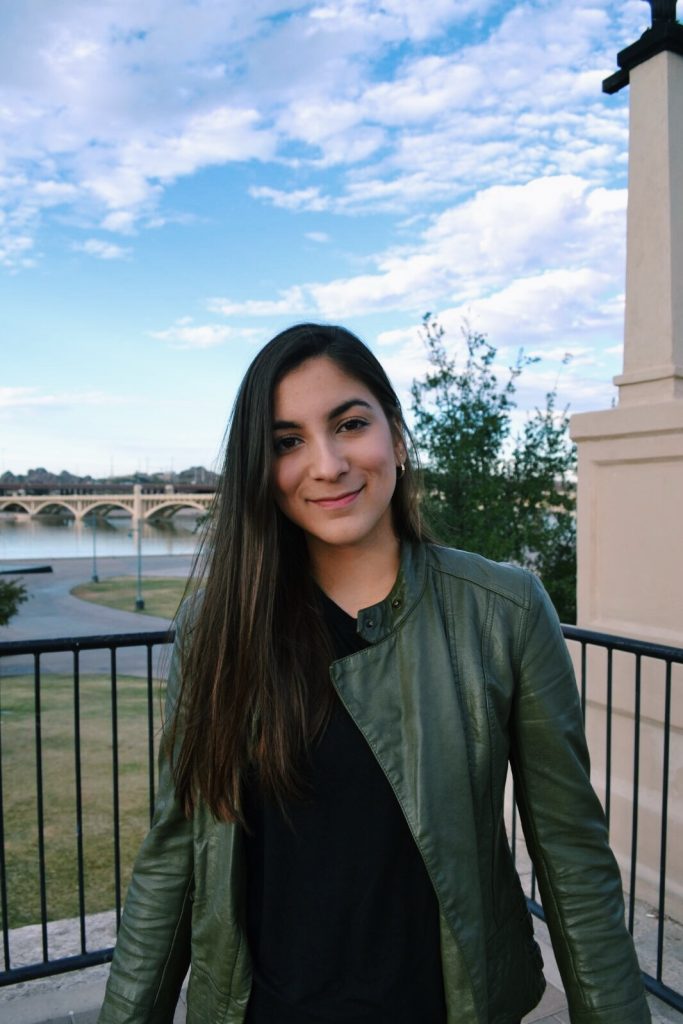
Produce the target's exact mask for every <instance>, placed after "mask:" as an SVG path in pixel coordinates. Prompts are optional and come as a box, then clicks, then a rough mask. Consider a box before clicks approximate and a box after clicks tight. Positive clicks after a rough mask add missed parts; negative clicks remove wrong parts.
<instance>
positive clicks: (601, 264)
mask: <svg viewBox="0 0 683 1024" xmlns="http://www.w3.org/2000/svg"><path fill="white" fill-rule="evenodd" d="M624 207H625V192H623V191H622V190H614V191H613V192H611V193H609V192H608V190H605V189H604V188H602V187H601V186H600V187H598V188H591V187H590V186H589V184H588V183H587V182H585V181H583V180H582V179H580V178H578V177H576V176H572V175H557V176H555V177H551V178H538V179H535V180H533V181H530V182H528V183H527V184H525V185H508V186H500V185H499V186H493V187H491V188H488V189H482V190H481V191H480V192H478V193H477V194H476V195H475V196H473V197H472V198H471V199H470V200H467V201H466V202H463V203H461V204H460V205H457V206H452V207H449V208H448V209H446V210H444V211H443V212H442V213H440V214H437V215H436V216H434V217H433V218H432V220H431V222H430V223H429V225H428V226H427V228H426V229H424V230H423V231H422V233H421V234H420V235H418V236H417V237H416V239H415V241H414V242H413V243H411V244H406V245H404V246H402V247H400V248H392V249H388V250H385V251H384V252H382V253H379V254H378V255H377V256H376V257H375V258H374V263H375V269H374V270H373V271H372V272H369V273H362V274H356V275H353V276H350V277H346V278H337V279H335V280H332V281H329V282H309V283H307V284H305V285H302V286H297V289H296V297H297V300H298V299H299V298H301V293H303V294H304V295H305V296H307V300H308V302H309V303H312V304H313V306H314V307H315V308H316V309H317V310H318V312H319V313H320V314H321V315H322V316H323V317H325V318H329V319H338V318H339V319H343V318H346V317H349V316H356V315H360V314H366V313H369V312H375V311H379V310H383V309H403V310H415V311H419V310H424V309H428V308H433V306H434V305H435V303H440V304H441V305H453V306H456V307H457V308H459V309H460V308H461V307H462V308H466V307H468V304H471V303H473V302H474V301H475V300H476V301H478V302H479V303H480V305H481V303H482V302H484V301H485V300H486V301H488V313H489V315H491V316H492V317H495V316H496V313H495V310H496V309H500V310H501V311H502V314H503V315H507V316H508V318H509V317H511V316H514V317H516V318H519V315H520V311H522V310H524V309H526V308H527V307H526V306H525V303H527V302H528V303H529V306H528V309H529V310H530V312H529V315H528V317H527V321H526V324H527V327H528V329H529V330H531V329H533V331H534V334H537V333H538V332H539V331H542V330H543V326H542V325H543V323H545V322H546V320H547V319H548V317H549V316H550V314H551V312H552V309H553V306H554V305H556V304H557V303H558V302H559V301H560V300H559V298H558V296H559V295H561V294H562V295H564V294H566V295H568V296H571V297H572V299H573V301H575V302H576V303H577V304H579V305H580V304H581V302H582V297H581V296H582V293H581V292H578V294H577V292H576V289H577V288H578V287H579V286H582V287H584V288H585V291H584V293H583V296H584V298H583V301H585V303H586V312H585V314H581V316H579V313H578V311H575V312H574V314H573V319H572V321H571V323H572V324H573V325H576V324H577V323H578V322H579V320H580V319H581V317H583V322H584V323H585V325H586V326H588V325H590V322H591V316H590V313H589V311H588V304H590V306H591V307H593V306H594V304H595V300H596V294H597V293H599V295H600V301H601V302H603V301H604V302H607V301H608V300H609V297H610V292H614V291H615V290H616V288H617V276H618V275H620V267H616V268H615V262H614V253H615V252H621V251H622V250H623V233H624ZM551 272H552V273H551ZM619 280H620V278H619ZM501 289H507V291H503V292H502V293H501V294H500V295H499V296H498V298H497V299H496V298H494V297H493V296H495V294H496V293H498V292H501ZM539 296H542V300H541V299H540V298H539ZM307 300H306V299H303V300H302V302H301V306H302V308H303V307H305V306H306V304H307ZM444 300H447V301H446V302H444ZM448 300H450V301H448ZM258 308H261V309H263V310H264V312H265V311H267V310H268V303H267V301H265V302H264V301H258V302H257V305H255V306H254V307H253V311H254V312H256V311H257V309H258ZM506 310H507V314H506V313H505V311H506ZM221 311H222V312H224V313H226V314H227V315H230V314H231V313H233V312H240V313H248V312H249V305H248V304H247V305H245V304H244V303H241V304H239V306H234V307H232V308H231V307H230V304H229V303H224V304H223V306H222V310H221ZM273 311H276V310H275V308H273ZM596 316H597V319H604V316H605V312H604V309H603V308H602V307H601V308H600V309H598V310H597V311H596Z"/></svg>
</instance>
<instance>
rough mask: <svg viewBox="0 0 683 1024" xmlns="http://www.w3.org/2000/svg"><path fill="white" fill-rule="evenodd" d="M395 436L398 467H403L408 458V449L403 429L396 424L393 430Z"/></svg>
mask: <svg viewBox="0 0 683 1024" xmlns="http://www.w3.org/2000/svg"><path fill="white" fill-rule="evenodd" d="M392 432H393V434H394V454H395V456H396V466H397V467H398V466H403V465H405V463H406V460H407V458H408V449H407V447H406V443H405V441H404V439H403V434H402V433H401V428H400V427H399V426H398V424H394V426H393V428H392Z"/></svg>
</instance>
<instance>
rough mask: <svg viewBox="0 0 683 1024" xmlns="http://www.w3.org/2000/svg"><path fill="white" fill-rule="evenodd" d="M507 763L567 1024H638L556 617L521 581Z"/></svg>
mask: <svg viewBox="0 0 683 1024" xmlns="http://www.w3.org/2000/svg"><path fill="white" fill-rule="evenodd" d="M529 580H530V587H531V607H530V610H529V613H528V620H527V624H526V629H525V634H524V635H523V636H522V638H521V641H520V652H519V660H518V665H519V670H518V678H517V686H516V693H515V698H514V708H513V722H512V753H511V762H512V769H513V774H514V779H515V791H516V799H517V804H518V807H519V812H520V817H521V820H522V826H523V829H524V835H525V838H526V842H527V846H528V849H529V853H530V856H531V859H532V861H533V863H534V867H535V869H536V873H537V877H538V884H539V889H540V892H541V899H542V902H543V909H544V911H545V914H546V919H547V923H548V927H549V930H550V937H551V940H552V944H553V949H554V951H555V956H556V958H557V963H558V966H559V968H560V973H561V975H562V980H563V982H564V987H565V991H566V995H567V999H568V1003H569V1013H570V1019H571V1021H572V1024H647V1022H649V1021H650V1012H649V1009H648V1005H647V1002H646V999H645V992H644V988H643V984H642V979H641V975H640V970H639V967H638V962H637V959H636V955H635V951H634V948H633V942H632V940H631V936H630V935H629V933H628V930H627V929H626V926H625V923H624V902H623V895H622V883H621V875H620V873H619V868H618V866H617V863H616V860H615V858H614V856H613V854H612V852H611V850H610V848H609V841H608V834H607V826H606V822H605V818H604V814H603V811H602V807H601V805H600V802H599V800H598V798H597V796H596V794H595V792H594V790H593V788H592V786H591V783H590V774H589V772H590V767H589V758H588V750H587V747H586V741H585V736H584V731H583V724H582V717H581V708H580V701H579V695H578V691H577V686H576V681H575V679H574V671H573V667H572V663H571V659H570V657H569V653H568V651H567V647H566V644H565V642H564V637H563V636H562V631H561V628H560V624H559V621H558V618H557V614H556V613H555V610H554V608H553V606H552V604H551V603H550V599H549V598H548V596H547V594H546V593H545V591H544V590H543V588H542V586H541V585H540V583H539V582H538V580H537V579H536V578H535V577H533V576H531V575H530V577H529Z"/></svg>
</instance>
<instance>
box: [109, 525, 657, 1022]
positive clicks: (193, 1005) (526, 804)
mask: <svg viewBox="0 0 683 1024" xmlns="http://www.w3.org/2000/svg"><path fill="white" fill-rule="evenodd" d="M358 630H359V632H360V633H361V634H362V635H363V636H364V637H365V638H366V639H367V640H368V641H370V642H371V646H369V647H367V648H365V649H364V650H362V651H360V652H358V653H356V654H353V655H351V656H349V657H347V658H343V659H342V660H340V661H336V662H334V663H333V664H332V666H331V668H330V674H331V677H332V680H333V683H334V686H335V687H336V690H337V693H338V694H339V697H340V698H341V700H342V701H343V703H344V704H345V706H346V708H347V709H348V711H349V713H350V714H351V716H352V718H353V719H354V720H355V722H356V723H357V725H358V726H359V728H360V729H361V731H362V733H363V734H364V736H365V738H366V740H367V742H368V744H369V745H370V747H371V749H372V750H373V752H374V754H375V756H376V757H377V760H378V762H379V764H380V765H381V767H382V769H383V771H384V772H385V774H386V776H387V778H388V780H389V782H390V783H391V786H392V787H393V790H394V792H395V794H396V799H397V800H398V801H399V803H400V805H401V808H402V810H403V813H404V814H405V817H406V820H407V822H408V825H409V826H410V829H411V832H412V834H413V837H414V839H415V842H416V843H417V845H418V847H419V849H420V852H421V854H422V856H423V859H424V862H425V865H426V867H427V871H428V873H429V876H430V878H431V881H432V883H433V885H434V889H435V891H436V894H437V897H438V900H439V906H440V911H441V918H440V920H441V925H440V928H441V957H442V964H443V977H444V985H445V994H446V1004H447V1008H448V1024H510V1022H512V1021H517V1020H519V1018H520V1017H522V1016H523V1015H524V1014H525V1013H527V1012H528V1011H529V1010H530V1009H531V1008H532V1007H533V1006H535V1005H536V1003H537V1002H538V1000H539V999H540V997H541V994H542V992H543V989H544V986H545V982H544V979H543V975H542V972H541V968H542V960H541V957H540V953H539V950H538V947H537V945H536V943H535V942H534V939H533V930H532V925H531V921H530V917H529V915H528V913H527V910H526V904H525V900H524V896H523V894H522V889H521V885H520V882H519V879H518V877H517V874H516V872H515V869H514V866H513V864H512V859H511V856H510V849H509V846H508V842H507V838H506V834H505V826H504V823H503V801H504V789H505V778H506V774H507V768H508V762H510V763H511V765H512V770H513V773H514V777H515V783H516V794H517V800H518V805H519V810H520V814H521V818H522V823H523V827H524V833H525V837H526V841H527V845H528V847H529V851H530V854H531V856H532V858H533V861H534V864H535V867H536V871H537V876H538V883H539V886H540V891H541V896H542V900H543V906H544V908H545V912H546V916H547V920H548V924H549V927H550V934H551V937H552V941H553V946H554V949H555V953H556V956H557V961H558V964H559V967H560V971H561V973H562V978H563V981H564V985H565V989H566V992H567V997H568V1000H569V1007H570V1016H571V1020H572V1022H573V1024H646V1022H648V1021H649V1020H650V1014H649V1011H648V1007H647V1003H646V1001H645V996H644V991H643V986H642V982H641V977H640V972H639V969H638V965H637V961H636V957H635V953H634V950H633V944H632V942H631V938H630V936H629V934H628V932H627V931H626V929H625V927H624V908H623V900H622V891H621V879H620V875H619V871H618V868H617V865H616V863H615V861H614V858H613V856H612V853H611V852H610V849H609V847H608V842H607V831H606V827H605V821H604V817H603V814H602V810H601V807H600V804H599V802H598V800H597V797H596V796H595V794H594V792H593V790H592V788H591V785H590V782H589V765H588V754H587V750H586V745H585V740H584V735H583V729H582V724H581V713H580V707H579V700H578V695H577V689H576V684H575V681H574V676H573V671H572V666H571V662H570V659H569V655H568V653H567V649H566V646H565V644H564V640H563V638H562V635H561V631H560V627H559V623H558V620H557V616H556V614H555V612H554V610H553V608H552V606H551V604H550V602H549V600H548V598H547V596H546V595H545V592H544V591H543V589H542V587H541V586H540V584H539V583H538V582H537V580H536V579H535V577H534V576H533V575H531V574H530V573H528V572H526V571H524V570H520V569H517V568H514V567H512V566H507V565H497V564H494V563H491V562H489V561H487V560H485V559H483V558H481V557H479V556H477V555H472V554H468V553H466V552H462V551H453V550H450V549H446V548H439V547H436V546H431V545H418V546H415V547H411V546H409V545H404V549H403V553H402V560H401V570H400V572H399V576H398V578H397V581H396V584H395V586H394V588H393V590H392V592H391V594H390V595H389V596H388V597H387V598H386V600H384V601H382V602H381V603H380V604H377V605H375V606H374V607H372V608H368V609H365V610H364V611H362V612H361V613H360V615H359V618H358ZM177 689H178V655H177V651H176V652H175V653H174V657H173V661H172V665H171V672H170V678H169V684H168V696H167V716H168V714H169V713H170V711H171V710H172V708H173V705H174V701H175V699H176V696H177ZM351 827H352V826H351ZM243 871H244V867H243V852H242V843H241V833H240V829H239V828H238V827H236V826H234V825H231V824H225V823H221V822H216V821H215V820H214V819H213V817H212V815H211V814H210V813H209V812H208V811H207V809H206V808H205V807H202V806H200V807H199V808H198V809H197V811H196V813H195V815H194V817H193V819H192V820H186V819H185V818H184V817H183V816H182V814H181V813H180V810H179V808H178V805H177V802H176V800H175V797H174V791H173V784H172V779H171V775H170V771H169V767H168V759H167V756H166V752H165V750H164V749H163V744H162V750H161V753H160V784H159V794H158V798H157V804H156V809H155V816H154V821H153V825H152V828H151V830H150V832H149V834H148V836H147V838H146V839H145V841H144V843H143V846H142V848H141V851H140V854H139V855H138V858H137V861H136V864H135V870H134V873H133V879H132V881H131V884H130V888H129V891H128V896H127V899H126V904H125V911H124V915H123V919H122V923H121V929H120V932H119V938H118V944H117V948H116V952H115V955H114V960H113V963H112V969H111V975H110V979H109V983H108V986H107V993H106V997H105V1002H104V1006H103V1008H102V1012H101V1016H100V1024H124V1022H128V1024H165V1022H170V1021H171V1020H172V1017H173V1010H174V1007H175V1004H176V1001H177V998H178V993H179V989H180V986H181V983H182V981H183V978H184V976H185V973H186V970H187V967H188V964H191V973H190V981H189V988H188V995H187V1016H188V1022H189V1024H239V1022H241V1021H243V1020H244V1016H245V1011H246V1006H247V1002H248V999H249V991H250V983H251V974H250V962H249V952H248V949H247V945H246V940H245V936H244V931H243V927H242V923H241V922H242V921H243V911H244V907H243V884H242V881H243ZM416 1024H417V1022H416Z"/></svg>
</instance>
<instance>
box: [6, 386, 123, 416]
mask: <svg viewBox="0 0 683 1024" xmlns="http://www.w3.org/2000/svg"><path fill="white" fill-rule="evenodd" d="M123 401H125V399H123V398H120V397H116V396H112V395H108V394H105V393H104V392H102V391H67V392H60V393H56V394H55V393H51V392H45V391H43V390H41V389H40V388H33V387H30V388H29V387H0V411H3V412H4V411H5V410H7V409H32V408H35V407H36V406H60V407H63V406H78V405H94V406H101V405H112V404H114V405H118V404H120V403H121V402H123Z"/></svg>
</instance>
